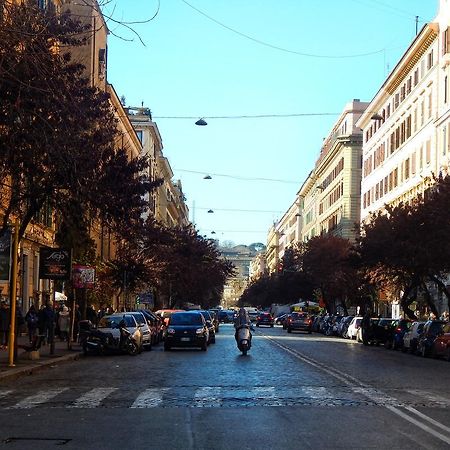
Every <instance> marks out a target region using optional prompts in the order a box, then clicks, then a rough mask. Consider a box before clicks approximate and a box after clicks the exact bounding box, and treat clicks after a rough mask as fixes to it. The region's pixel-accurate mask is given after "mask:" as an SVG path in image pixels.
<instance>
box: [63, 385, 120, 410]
mask: <svg viewBox="0 0 450 450" xmlns="http://www.w3.org/2000/svg"><path fill="white" fill-rule="evenodd" d="M114 391H117V388H95V389H92V390H90V391H89V392H86V394H84V395H82V396H81V397H79V398H78V399H77V400H75V401H74V402H73V404H72V405H69V406H68V408H97V407H98V406H99V405H100V403H101V402H102V401H103V400H104V399H105V398H106V397H108V395H110V394H112V393H113V392H114Z"/></svg>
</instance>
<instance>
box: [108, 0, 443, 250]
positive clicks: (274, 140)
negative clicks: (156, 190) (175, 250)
mask: <svg viewBox="0 0 450 450" xmlns="http://www.w3.org/2000/svg"><path fill="white" fill-rule="evenodd" d="M187 3H189V4H187ZM158 5H159V2H158V1H157V0H113V1H112V2H111V3H110V4H109V5H108V6H107V8H106V10H105V12H107V13H108V12H112V11H113V6H114V11H113V13H112V16H113V18H114V19H115V20H117V21H120V20H122V21H128V22H132V21H139V20H145V19H148V18H151V17H152V16H153V15H154V14H155V13H156V11H157V10H158ZM189 5H191V6H189ZM437 7H438V0H321V1H319V0H310V1H306V0H280V1H277V2H275V1H273V0H246V1H243V0H239V1H238V0H186V1H184V0H161V2H160V5H159V11H158V13H157V15H156V17H155V18H154V19H153V20H152V21H150V22H148V23H145V24H134V25H130V26H131V27H133V29H134V30H135V31H136V32H137V33H138V34H139V36H140V38H141V39H142V40H143V41H144V43H145V46H144V45H142V44H141V42H140V41H139V39H138V38H137V37H136V36H135V35H134V34H133V33H131V32H130V31H129V30H127V29H126V28H125V27H123V26H120V25H117V24H115V23H114V22H111V21H110V22H109V23H108V26H109V28H110V30H111V34H110V37H109V49H108V58H109V60H108V80H109V82H110V83H112V84H113V85H114V87H115V89H116V91H117V92H118V94H119V96H122V95H124V96H125V98H126V103H127V105H128V106H140V104H141V102H144V105H145V106H147V107H149V108H150V109H151V111H152V114H153V117H154V120H155V122H156V123H157V124H158V127H159V129H160V132H161V136H162V139H163V145H164V150H163V151H164V154H165V156H167V157H168V158H169V161H170V164H171V166H172V169H173V172H174V175H175V176H174V179H176V180H177V179H180V180H181V182H182V185H183V190H184V193H185V195H186V198H187V204H188V206H189V208H190V212H191V220H194V221H195V223H196V226H197V228H198V230H199V231H200V233H201V234H203V235H206V236H207V237H210V238H216V239H219V240H220V241H221V242H223V241H233V242H234V243H235V244H250V243H253V242H263V243H266V237H267V230H268V229H269V227H270V226H271V224H272V223H273V222H275V221H277V220H278V219H279V218H280V217H281V216H282V214H283V213H284V212H285V211H286V210H287V208H289V206H290V205H291V204H292V202H293V201H294V200H295V195H296V192H297V191H298V189H299V188H300V186H301V184H302V183H303V181H304V180H305V178H306V176H307V175H308V173H309V172H310V171H311V169H312V168H313V166H314V162H315V160H316V158H317V156H318V154H319V151H320V146H321V142H322V139H323V138H324V137H325V136H327V134H328V132H329V131H330V129H331V127H332V125H333V123H334V121H335V120H336V118H337V115H336V116H334V115H318V116H305V117H289V118H286V117H272V118H259V119H256V118H247V119H244V118H228V119H212V118H211V119H208V118H207V117H211V116H228V117H233V116H246V115H250V116H253V115H266V114H267V115H282V114H308V113H312V114H318V113H319V114H320V113H340V112H341V110H342V109H343V107H344V105H345V103H346V102H348V101H350V100H351V99H354V98H359V99H361V100H362V101H370V100H371V99H372V97H373V96H374V95H375V93H376V92H377V91H378V89H379V88H380V86H381V84H382V82H383V81H384V79H385V77H386V75H387V73H388V71H389V70H390V69H392V68H393V67H394V66H395V65H396V63H397V62H398V60H399V58H400V57H401V55H402V54H403V52H404V51H405V50H406V48H407V47H408V46H409V44H410V43H411V41H412V39H413V38H414V35H415V17H416V16H419V29H420V28H421V27H422V26H423V24H424V23H425V22H427V21H430V20H432V19H433V18H434V17H435V16H436V13H437ZM194 8H195V9H194ZM202 13H203V14H202ZM206 16H209V17H206ZM217 22H219V23H217ZM115 35H117V36H118V37H117V36H115ZM244 35H245V36H244ZM246 36H248V37H246ZM250 38H251V39H250ZM125 39H132V41H131V42H130V41H127V40H125ZM256 41H259V42H256ZM263 43H264V44H267V45H263ZM274 47H278V49H276V48H274ZM367 53H372V54H370V55H366V56H359V57H346V56H351V55H361V54H367ZM304 54H309V55H313V56H306V55H304ZM176 116H182V117H190V116H192V117H196V118H200V117H206V121H207V122H208V125H207V126H205V127H198V126H195V125H194V122H195V120H196V119H194V120H192V119H168V118H167V119H165V118H163V117H176ZM195 172H198V173H195ZM206 174H210V175H211V177H212V179H211V180H204V179H203V177H204V175H206ZM214 174H216V175H214ZM258 178H263V179H275V180H280V181H263V180H258ZM209 209H212V210H214V213H212V214H211V213H208V212H207V211H208V210H209ZM211 231H215V233H216V234H211Z"/></svg>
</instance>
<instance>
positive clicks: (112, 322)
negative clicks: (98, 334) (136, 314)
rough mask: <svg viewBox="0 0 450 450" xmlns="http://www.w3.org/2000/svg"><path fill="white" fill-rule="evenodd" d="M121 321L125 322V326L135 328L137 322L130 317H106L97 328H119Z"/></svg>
mask: <svg viewBox="0 0 450 450" xmlns="http://www.w3.org/2000/svg"><path fill="white" fill-rule="evenodd" d="M121 320H124V321H125V326H127V327H135V326H136V322H135V321H134V319H133V317H131V316H130V315H128V316H104V317H102V318H101V319H100V322H99V323H98V326H97V328H118V327H119V323H120V321H121Z"/></svg>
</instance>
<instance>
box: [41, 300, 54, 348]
mask: <svg viewBox="0 0 450 450" xmlns="http://www.w3.org/2000/svg"><path fill="white" fill-rule="evenodd" d="M41 315H42V316H41V323H42V325H41V326H42V334H43V335H44V339H45V341H46V342H49V343H50V342H52V340H53V339H54V335H55V311H53V303H52V302H51V301H49V302H47V304H46V305H45V306H44V308H43V309H42V310H41Z"/></svg>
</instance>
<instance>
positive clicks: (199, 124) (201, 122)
mask: <svg viewBox="0 0 450 450" xmlns="http://www.w3.org/2000/svg"><path fill="white" fill-rule="evenodd" d="M195 125H198V126H199V127H204V126H205V125H208V124H207V123H206V120H204V119H198V120H197V122H195Z"/></svg>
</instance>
